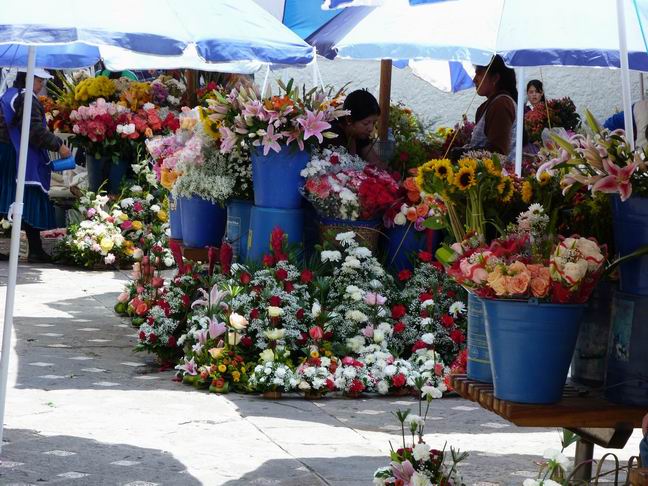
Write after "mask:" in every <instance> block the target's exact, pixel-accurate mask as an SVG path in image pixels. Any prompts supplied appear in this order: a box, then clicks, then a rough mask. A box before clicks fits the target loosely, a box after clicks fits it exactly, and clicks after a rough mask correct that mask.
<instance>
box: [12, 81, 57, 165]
mask: <svg viewBox="0 0 648 486" xmlns="http://www.w3.org/2000/svg"><path fill="white" fill-rule="evenodd" d="M24 102H25V95H24V93H21V94H19V95H18V96H17V97H16V99H15V100H14V102H13V108H14V110H15V111H16V117H15V118H14V120H15V122H16V123H17V124H18V126H20V123H22V115H23V105H24ZM44 119H45V108H43V105H42V104H41V102H40V101H38V98H36V97H35V96H34V99H33V100H32V110H31V123H30V127H29V144H30V145H32V146H34V147H36V148H39V149H44V150H50V151H52V152H58V150H59V149H60V148H61V144H62V143H63V141H62V140H61V139H60V138H59V137H57V136H56V135H54V134H53V133H52V132H50V131H49V130H48V129H47V127H45V126H43V120H44ZM0 142H1V143H11V140H10V139H9V132H8V130H7V126H6V123H5V120H4V116H3V114H2V111H1V110H0Z"/></svg>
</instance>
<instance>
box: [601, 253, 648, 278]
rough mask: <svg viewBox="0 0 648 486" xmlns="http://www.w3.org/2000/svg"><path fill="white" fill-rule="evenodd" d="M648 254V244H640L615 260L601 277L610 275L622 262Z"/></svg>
mask: <svg viewBox="0 0 648 486" xmlns="http://www.w3.org/2000/svg"><path fill="white" fill-rule="evenodd" d="M644 255H648V245H644V246H640V247H639V248H637V249H636V250H635V251H633V252H632V253H630V254H628V255H625V256H623V257H621V258H617V259H616V260H615V261H613V262H612V263H611V264H610V266H609V267H607V268H606V269H605V272H603V274H602V275H601V279H603V278H605V277H607V276H609V275H610V274H611V273H612V272H613V271H614V270H615V269H616V267H618V266H619V265H621V264H622V263H626V262H628V261H630V260H633V259H635V258H639V257H640V256H644Z"/></svg>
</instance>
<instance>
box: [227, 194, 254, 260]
mask: <svg viewBox="0 0 648 486" xmlns="http://www.w3.org/2000/svg"><path fill="white" fill-rule="evenodd" d="M251 210H252V202H251V201H240V200H234V201H230V202H229V204H228V205H227V227H226V230H225V236H226V237H227V241H228V242H229V244H230V245H231V246H232V250H233V252H234V259H235V261H237V262H244V261H245V260H246V259H247V246H248V241H247V240H248V233H249V231H250V211H251Z"/></svg>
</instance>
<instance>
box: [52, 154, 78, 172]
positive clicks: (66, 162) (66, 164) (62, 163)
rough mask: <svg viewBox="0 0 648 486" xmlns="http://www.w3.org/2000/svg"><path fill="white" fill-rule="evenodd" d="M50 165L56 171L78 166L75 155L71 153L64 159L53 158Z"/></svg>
mask: <svg viewBox="0 0 648 486" xmlns="http://www.w3.org/2000/svg"><path fill="white" fill-rule="evenodd" d="M50 165H51V166H52V170H53V171H54V172H63V171H64V170H72V169H74V168H75V167H76V162H75V161H74V155H70V156H69V157H65V158H64V159H57V160H52V163H51V164H50Z"/></svg>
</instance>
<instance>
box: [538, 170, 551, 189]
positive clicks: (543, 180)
mask: <svg viewBox="0 0 648 486" xmlns="http://www.w3.org/2000/svg"><path fill="white" fill-rule="evenodd" d="M550 180H551V176H550V175H549V174H548V173H547V172H543V173H542V174H540V185H541V186H545V185H547V184H548V183H549V181H550Z"/></svg>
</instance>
